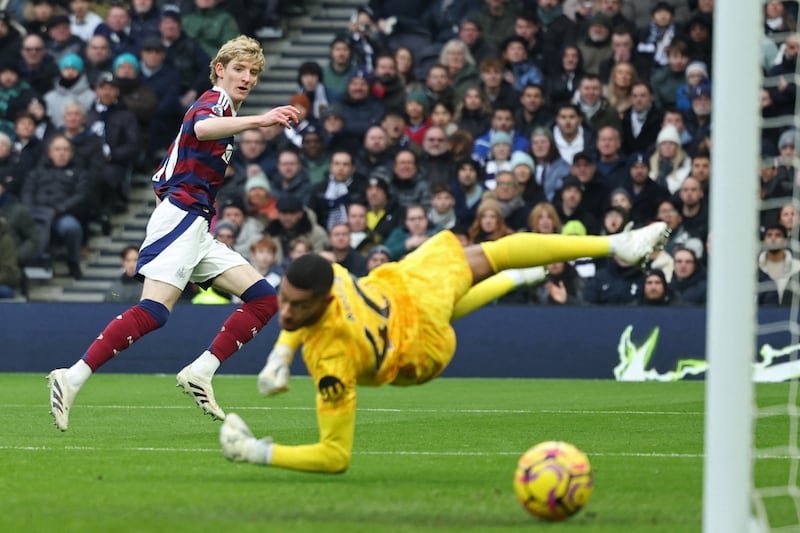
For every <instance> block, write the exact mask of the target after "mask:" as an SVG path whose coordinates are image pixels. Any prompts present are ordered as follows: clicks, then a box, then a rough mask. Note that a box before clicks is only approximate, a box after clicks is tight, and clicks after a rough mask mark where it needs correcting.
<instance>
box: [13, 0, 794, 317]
mask: <svg viewBox="0 0 800 533" xmlns="http://www.w3.org/2000/svg"><path fill="white" fill-rule="evenodd" d="M713 4H714V2H713V0H684V1H681V0H670V1H655V0H635V1H634V0H593V1H587V2H577V1H575V0H516V1H515V0H462V1H458V2H453V1H448V0H433V1H430V0H426V1H422V0H407V1H405V2H393V1H389V0H386V1H381V0H370V1H369V2H365V4H364V5H363V6H361V7H359V8H357V9H356V10H355V12H354V13H353V15H352V17H351V18H350V21H349V25H348V26H347V27H345V28H332V29H334V30H337V33H336V35H335V37H334V38H333V39H332V41H331V42H330V48H329V55H328V57H320V58H317V60H315V61H308V62H305V63H303V64H302V65H300V67H299V68H298V70H297V88H296V91H295V92H294V93H293V94H287V95H286V102H285V103H289V104H292V105H294V106H296V107H297V108H298V109H300V110H301V117H300V118H301V120H300V122H299V123H298V124H297V125H296V127H295V128H294V129H291V130H283V129H281V128H278V127H273V128H265V129H260V130H259V129H255V130H249V131H246V132H244V133H242V134H241V135H239V136H238V138H237V144H236V146H235V147H234V150H233V153H232V157H231V164H230V166H229V169H228V179H227V181H226V183H225V185H224V186H223V187H222V189H221V190H220V193H219V195H218V206H217V215H216V217H215V219H214V221H213V224H212V231H213V232H214V235H215V237H216V238H217V239H219V240H223V241H224V242H226V243H228V244H229V245H230V246H231V247H233V248H234V249H236V250H237V251H239V252H241V253H242V254H243V255H244V256H245V257H246V258H248V259H249V260H250V261H251V263H252V264H253V265H254V266H256V268H257V269H258V270H259V271H260V272H262V273H263V274H264V276H265V277H266V278H267V279H268V280H269V281H270V282H272V283H273V284H276V283H278V282H279V281H280V276H281V273H282V272H283V270H284V269H285V268H286V266H287V264H288V262H289V261H291V260H292V259H293V258H296V257H297V256H299V255H301V254H303V253H307V252H309V251H317V252H321V253H324V254H326V255H327V256H328V258H329V259H330V260H332V261H336V262H338V263H340V264H342V265H343V266H345V267H346V268H347V269H348V270H350V271H351V272H352V273H353V274H354V275H363V274H365V273H366V272H367V271H368V270H369V269H371V268H374V267H376V266H378V265H380V264H382V263H383V262H386V261H393V260H397V259H400V258H401V257H403V256H404V255H405V254H407V253H409V252H410V251H412V250H414V249H415V248H417V247H418V246H419V245H420V244H422V243H423V242H424V241H425V240H426V239H427V238H429V237H430V236H431V235H433V234H435V233H436V232H438V231H441V230H443V229H448V230H452V231H453V232H455V233H456V235H458V236H459V238H460V239H461V240H462V242H463V243H464V244H468V243H478V242H483V241H487V240H494V239H497V238H499V237H502V236H503V235H506V234H509V233H512V232H518V231H533V232H540V233H563V234H574V235H587V234H589V235H608V234H613V233H617V232H620V231H624V230H625V229H626V228H628V227H631V226H633V227H639V226H642V225H645V224H647V223H649V222H651V221H654V220H663V221H665V222H667V224H668V225H669V227H670V228H671V230H672V233H671V236H670V238H669V241H668V242H667V244H666V246H665V248H664V249H663V250H659V251H656V252H654V254H653V256H652V258H651V261H650V263H649V265H648V270H647V271H643V270H642V269H640V268H639V267H635V266H634V267H632V266H628V265H625V264H623V263H621V262H618V261H616V260H614V259H613V258H608V259H604V260H596V259H594V260H592V259H586V260H578V261H575V262H571V263H558V264H553V265H549V266H548V267H547V272H548V273H547V277H546V279H545V280H544V282H543V283H539V284H537V285H535V286H532V287H529V288H525V289H519V290H516V291H514V292H512V293H511V294H509V295H508V296H506V297H504V298H503V301H508V302H515V303H538V304H550V305H565V304H567V305H572V304H593V305H598V304H614V305H657V306H664V305H704V304H705V301H706V273H705V265H706V264H707V258H708V254H709V252H710V240H709V228H708V220H709V219H708V204H707V200H708V197H709V196H708V194H709V188H710V184H711V164H710V161H711V157H712V142H711V131H712V127H711V101H712V94H713V92H712V80H711V78H710V76H711V72H712V69H711V61H712V54H711V36H712V31H713V18H712V12H713ZM298 10H300V11H302V10H304V8H303V7H302V3H298V2H291V5H290V3H289V2H288V1H287V2H285V3H284V2H282V1H278V0H261V1H250V2H245V1H242V0H184V1H180V2H176V3H169V2H160V1H156V0H133V1H132V2H131V3H130V4H126V3H117V2H89V1H87V0H69V1H67V0H30V1H26V2H20V1H17V2H15V1H13V0H12V1H10V2H6V11H3V12H0V168H1V169H2V171H1V172H0V216H1V217H2V219H5V220H4V221H3V220H2V219H0V258H2V259H0V276H2V277H0V296H3V295H6V296H7V295H13V294H14V290H15V288H16V287H18V285H19V276H20V267H22V266H25V265H32V264H40V263H45V264H47V263H48V262H49V261H52V258H51V257H50V252H51V250H52V249H53V246H54V245H58V246H62V247H63V249H64V250H65V254H66V260H67V264H68V267H69V273H70V275H71V276H72V277H74V278H80V277H81V267H80V262H81V256H82V254H85V253H86V247H87V243H88V237H89V235H90V234H91V232H92V231H101V232H104V233H109V232H110V231H111V219H110V217H111V216H112V215H113V214H114V213H119V212H123V211H125V210H126V209H127V204H128V195H129V191H130V182H131V176H132V175H133V174H134V173H140V174H147V173H150V172H152V170H153V168H155V166H156V165H157V163H158V161H159V156H160V155H161V154H163V152H164V151H165V149H166V148H167V146H168V145H169V143H170V141H171V140H172V138H173V137H174V135H175V133H176V131H177V128H178V125H179V124H180V120H181V117H182V115H183V113H184V111H185V109H186V106H187V105H190V104H191V103H192V102H193V101H194V99H195V98H196V97H197V95H199V94H201V93H202V92H203V91H204V90H206V89H207V88H208V87H209V86H210V81H209V79H208V63H209V60H210V59H209V58H210V57H211V56H213V55H214V54H215V52H216V49H217V48H218V47H219V46H220V44H222V43H223V42H225V41H226V40H228V39H229V38H231V37H233V36H235V35H237V34H239V33H245V34H248V35H251V36H256V37H257V38H261V39H279V38H283V36H284V33H285V28H284V27H283V25H282V21H281V16H282V15H288V14H296V12H297V11H298ZM99 13H102V14H103V15H102V16H101V15H100V14H99ZM420 13H422V15H421V16H420ZM796 18H797V2H794V1H790V2H780V1H768V2H766V4H765V7H764V38H763V41H762V43H761V46H762V52H763V53H762V56H763V60H762V65H761V66H762V70H763V73H764V75H765V76H766V77H767V79H770V80H775V82H774V83H765V86H764V89H763V90H762V94H761V108H762V114H763V116H764V117H765V118H766V119H770V118H775V117H780V116H784V115H791V114H792V113H793V112H794V108H795V93H796V88H795V85H794V82H793V76H792V75H793V74H794V72H795V68H796V60H797V54H798V51H800V39H798V36H797V34H796V33H795V32H796ZM267 68H268V69H269V65H268V66H267ZM768 124H781V123H780V121H771V122H769V123H768ZM795 146H796V132H795V130H794V129H791V128H790V127H789V126H784V125H774V126H773V125H765V127H764V128H763V130H762V145H761V155H762V165H761V170H760V176H759V180H760V184H761V188H760V191H761V198H762V200H763V201H764V204H763V205H764V209H763V210H762V220H761V225H762V240H763V245H764V246H763V252H762V253H761V255H760V256H759V258H758V266H759V279H760V281H761V284H760V287H761V292H760V296H759V302H760V303H761V304H764V305H779V304H785V303H787V302H788V301H789V300H791V298H790V296H791V287H792V284H793V283H794V282H796V281H797V276H798V272H800V259H798V258H794V257H793V254H792V250H791V249H790V246H789V244H788V243H789V237H790V236H791V235H792V234H795V236H796V233H795V232H796V227H797V226H798V224H800V217H798V211H797V206H796V201H793V200H792V192H793V188H794V184H795V175H796V172H795V168H794V165H795V163H794V161H795V159H794V156H795V154H794V151H795ZM754 178H755V177H754ZM51 237H52V240H54V241H56V242H55V243H53V242H51ZM135 253H136V250H135V247H134V248H126V249H125V250H124V251H123V253H122V259H123V264H125V265H126V268H125V270H126V272H125V273H123V274H122V277H121V278H120V281H119V283H117V284H116V285H115V287H114V288H113V289H112V290H111V291H110V293H109V297H108V300H109V301H121V300H125V299H126V298H132V299H133V301H135V300H136V299H138V297H137V293H136V289H135V287H136V285H135V284H136V282H135V280H134V278H133V276H132V274H133V270H132V267H131V265H133V264H135ZM131 287H133V288H131ZM787 287H788V288H787ZM124 295H129V296H127V297H126V296H124ZM187 299H191V300H192V301H195V302H198V303H227V302H230V301H231V298H230V297H229V296H228V295H225V294H221V293H218V292H214V291H213V290H209V291H198V292H194V291H192V292H190V293H189V294H187Z"/></svg>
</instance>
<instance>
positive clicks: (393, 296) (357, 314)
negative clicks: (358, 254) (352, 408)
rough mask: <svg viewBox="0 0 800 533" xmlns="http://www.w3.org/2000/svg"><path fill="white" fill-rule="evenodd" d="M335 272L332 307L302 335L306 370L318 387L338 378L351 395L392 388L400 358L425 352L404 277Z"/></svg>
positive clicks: (381, 271) (380, 271) (340, 269)
mask: <svg viewBox="0 0 800 533" xmlns="http://www.w3.org/2000/svg"><path fill="white" fill-rule="evenodd" d="M387 266H388V265H387ZM392 266H393V265H392ZM333 272H334V281H333V287H332V289H331V294H332V295H333V301H332V302H331V303H330V305H328V309H327V310H326V311H325V314H324V315H323V316H322V318H320V320H318V321H317V322H316V323H315V324H313V325H311V326H309V327H307V328H304V330H303V331H302V332H301V335H302V337H303V343H304V344H303V360H304V361H305V364H306V368H307V369H308V371H309V373H310V374H311V376H312V378H314V381H315V382H319V381H320V379H322V378H324V377H325V376H333V377H336V378H337V379H339V380H341V381H342V382H343V384H344V385H345V387H347V388H348V389H351V390H352V387H353V386H354V385H355V384H356V383H358V384H361V385H382V384H385V383H391V382H392V381H393V380H394V378H395V377H396V375H397V371H398V368H399V366H400V364H401V362H400V360H401V358H403V359H404V358H405V357H406V356H408V355H414V354H415V352H416V351H417V350H418V349H419V347H420V343H419V342H418V339H417V335H416V332H417V328H418V324H417V313H416V309H414V308H413V306H411V305H409V303H410V299H409V296H408V295H407V294H406V292H405V289H404V288H403V282H402V277H401V275H400V274H399V272H395V271H394V269H392V268H380V269H376V270H375V271H373V272H372V273H370V275H369V276H367V277H364V278H355V277H353V276H352V275H351V274H350V273H349V272H348V271H347V269H345V268H344V267H342V266H340V265H338V264H334V265H333Z"/></svg>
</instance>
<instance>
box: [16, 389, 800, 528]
mask: <svg viewBox="0 0 800 533" xmlns="http://www.w3.org/2000/svg"><path fill="white" fill-rule="evenodd" d="M215 389H216V394H217V399H218V400H219V403H220V404H221V405H222V407H223V408H225V409H227V410H228V411H229V412H237V413H238V414H240V415H241V416H242V417H243V418H244V419H245V420H246V421H247V422H248V423H249V424H250V426H251V428H252V429H253V431H254V433H256V435H257V436H265V435H272V436H273V437H274V438H275V439H276V440H277V441H280V442H282V443H286V444H292V443H296V444H300V443H307V442H312V441H315V440H316V438H317V433H316V421H315V414H314V411H313V409H312V407H313V389H312V384H311V382H310V380H309V379H308V378H302V377H300V378H293V380H292V390H291V391H290V392H289V393H288V394H285V395H283V396H280V397H277V398H269V399H264V398H261V397H259V396H258V394H257V392H256V387H255V378H254V377H253V376H218V377H217V378H216V379H215ZM787 391H788V385H770V386H759V389H758V398H759V402H760V403H763V404H764V405H773V404H775V405H785V403H786V399H787ZM703 394H704V392H703V383H701V382H684V383H616V382H612V381H572V380H531V379H503V380H500V379H447V378H443V379H439V380H436V381H434V382H432V383H429V384H427V385H424V386H421V387H413V388H409V389H401V388H394V387H382V388H378V389H370V388H361V389H359V412H358V416H357V427H356V443H355V449H354V453H353V461H352V463H351V465H350V469H349V470H348V471H347V472H346V473H344V474H341V475H320V474H307V473H298V472H290V471H285V470H280V469H272V468H265V467H258V466H254V465H247V464H233V463H229V462H228V461H226V460H225V459H224V458H223V457H222V454H221V452H220V449H219V443H218V431H219V425H220V423H219V422H213V421H211V419H210V418H209V417H206V416H203V415H202V414H201V412H200V410H199V409H197V408H195V407H194V406H193V404H192V403H191V400H190V399H189V397H188V396H184V395H182V394H180V393H179V392H178V389H175V388H174V377H172V376H153V375H115V374H103V373H101V374H98V375H97V376H94V377H93V378H92V379H91V380H90V382H89V383H87V385H86V386H85V387H84V389H83V391H81V393H80V395H79V396H78V400H77V402H76V404H75V406H74V408H73V411H72V415H71V420H70V430H69V431H68V432H66V433H63V434H62V433H60V432H59V431H57V430H56V429H55V427H54V426H53V425H52V423H51V420H50V416H49V414H48V408H47V388H46V380H45V379H44V376H43V375H33V374H0V399H2V402H1V403H0V405H2V412H3V415H2V418H0V419H1V420H2V422H3V429H2V432H1V433H0V457H1V458H2V460H1V461H0V464H2V467H1V468H2V483H0V508H1V509H2V512H0V531H8V532H12V531H14V532H16V531H47V530H54V531H84V532H86V531H114V532H127V531H142V532H159V531H189V530H190V531H192V532H202V531H214V532H219V531H225V530H227V531H231V532H236V533H239V532H244V531H260V532H263V531H279V532H293V531H299V532H304V531H334V532H336V531H346V532H360V531H364V532H370V533H372V532H384V531H386V532H389V531H391V532H394V531H400V532H404V531H405V532H423V531H454V532H455V531H457V532H459V533H462V532H494V531H498V532H499V531H532V530H533V531H547V532H561V531H580V532H598V533H599V532H608V533H619V532H624V533H635V532H640V531H641V532H681V533H683V532H691V531H700V528H701V506H702V501H701V500H702V496H701V494H702V471H703V458H702V454H703ZM786 430H787V425H786V423H785V421H780V420H777V419H776V420H772V419H769V418H768V419H763V420H762V421H760V422H759V436H758V440H762V441H763V442H764V443H771V442H772V441H774V442H775V443H778V444H779V443H783V444H786V443H787V438H788V437H787V434H786ZM551 439H557V440H565V441H568V442H571V443H573V444H575V445H576V446H578V447H580V448H581V449H583V450H584V451H585V452H586V453H587V455H588V456H589V459H590V460H591V462H592V466H593V470H594V474H595V488H594V494H593V495H592V498H591V500H590V501H589V504H588V505H587V506H586V508H585V509H583V510H582V511H581V512H580V513H579V514H577V515H575V516H574V517H572V518H571V519H569V520H567V521H565V522H561V523H554V524H550V523H545V522H540V521H538V520H537V519H535V518H533V517H531V516H529V515H528V514H527V513H526V512H525V511H524V510H523V509H522V507H521V506H520V505H519V504H518V502H517V501H516V498H515V496H514V491H513V488H512V476H513V472H514V467H515V464H516V461H517V458H518V456H519V455H520V454H521V453H522V452H523V451H525V450H526V449H527V448H528V447H530V446H532V445H533V444H535V443H537V442H540V441H543V440H551ZM759 463H763V464H760V465H759V474H758V477H759V481H760V482H761V483H763V484H781V483H786V479H785V478H786V477H787V476H786V472H787V471H788V463H789V461H788V460H782V459H774V460H768V461H759ZM777 512H778V513H779V514H780V513H782V512H783V511H781V510H780V509H778V511H777ZM784 514H786V515H790V514H793V513H792V511H791V509H786V512H785V513H784ZM790 518H792V516H785V517H784V518H782V519H781V520H789V519H790Z"/></svg>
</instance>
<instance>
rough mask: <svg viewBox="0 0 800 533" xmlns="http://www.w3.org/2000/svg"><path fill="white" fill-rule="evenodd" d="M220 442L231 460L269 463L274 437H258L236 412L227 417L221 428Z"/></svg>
mask: <svg viewBox="0 0 800 533" xmlns="http://www.w3.org/2000/svg"><path fill="white" fill-rule="evenodd" d="M219 443H220V444H221V445H222V455H224V456H225V458H226V459H228V460H229V461H237V462H238V461H248V462H251V463H256V464H269V456H270V455H271V451H272V450H271V448H272V439H270V438H269V437H266V438H263V439H256V438H255V436H254V435H253V432H252V431H250V428H249V427H247V424H246V423H245V421H244V420H242V418H241V417H240V416H239V415H237V414H236V413H231V414H229V415H228V416H227V417H226V418H225V422H223V424H222V427H221V428H220V430H219Z"/></svg>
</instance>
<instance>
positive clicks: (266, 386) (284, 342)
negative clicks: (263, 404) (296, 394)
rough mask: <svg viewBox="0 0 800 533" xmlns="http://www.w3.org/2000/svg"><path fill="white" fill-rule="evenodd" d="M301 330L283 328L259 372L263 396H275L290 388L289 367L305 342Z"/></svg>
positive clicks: (260, 388) (260, 390) (260, 391)
mask: <svg viewBox="0 0 800 533" xmlns="http://www.w3.org/2000/svg"><path fill="white" fill-rule="evenodd" d="M301 331H302V330H297V331H286V330H281V332H280V334H279V335H278V339H277V340H276V341H275V344H274V345H273V346H272V351H271V352H270V353H269V356H267V362H266V364H265V365H264V368H263V369H262V370H261V372H259V373H258V381H257V383H258V392H259V394H261V395H262V396H274V395H276V394H280V393H282V392H286V391H288V390H289V375H290V373H289V369H290V368H291V366H292V360H293V359H294V354H295V353H297V349H298V348H299V347H300V345H301V344H302V342H303V334H302V333H301Z"/></svg>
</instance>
